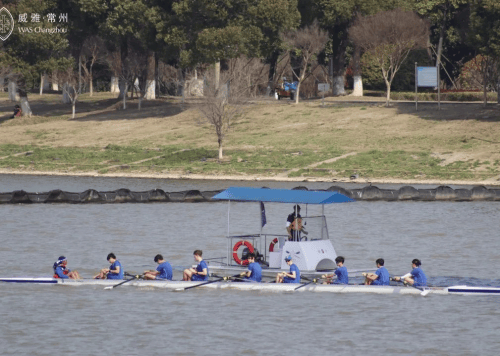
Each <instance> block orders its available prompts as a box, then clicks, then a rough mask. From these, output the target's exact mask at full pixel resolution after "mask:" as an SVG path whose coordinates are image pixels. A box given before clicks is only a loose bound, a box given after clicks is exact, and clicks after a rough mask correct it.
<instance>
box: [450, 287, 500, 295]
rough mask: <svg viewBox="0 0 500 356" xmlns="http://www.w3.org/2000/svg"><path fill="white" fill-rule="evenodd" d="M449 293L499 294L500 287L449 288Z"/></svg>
mask: <svg viewBox="0 0 500 356" xmlns="http://www.w3.org/2000/svg"><path fill="white" fill-rule="evenodd" d="M448 293H470V294H475V293H482V294H499V293H500V289H462V288H456V289H455V288H448Z"/></svg>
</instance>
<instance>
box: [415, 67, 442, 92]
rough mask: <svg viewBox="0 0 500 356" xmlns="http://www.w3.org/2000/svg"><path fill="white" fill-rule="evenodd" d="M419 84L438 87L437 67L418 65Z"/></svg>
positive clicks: (420, 85)
mask: <svg viewBox="0 0 500 356" xmlns="http://www.w3.org/2000/svg"><path fill="white" fill-rule="evenodd" d="M417 86H419V87H433V88H435V87H437V86H438V72H437V67H417Z"/></svg>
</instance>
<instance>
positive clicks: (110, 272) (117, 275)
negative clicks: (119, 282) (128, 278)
mask: <svg viewBox="0 0 500 356" xmlns="http://www.w3.org/2000/svg"><path fill="white" fill-rule="evenodd" d="M106 259H107V260H108V262H109V263H111V266H109V268H103V269H101V271H100V272H99V274H98V275H97V276H94V278H95V279H123V269H122V264H121V263H120V261H118V260H117V259H116V256H115V254H114V253H110V254H108V257H107V258H106Z"/></svg>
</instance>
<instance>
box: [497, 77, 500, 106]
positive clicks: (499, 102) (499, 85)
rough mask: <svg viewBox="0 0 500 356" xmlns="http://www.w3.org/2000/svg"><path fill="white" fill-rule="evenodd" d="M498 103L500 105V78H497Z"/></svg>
mask: <svg viewBox="0 0 500 356" xmlns="http://www.w3.org/2000/svg"><path fill="white" fill-rule="evenodd" d="M497 104H498V105H500V78H498V79H497Z"/></svg>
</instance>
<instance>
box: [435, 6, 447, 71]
mask: <svg viewBox="0 0 500 356" xmlns="http://www.w3.org/2000/svg"><path fill="white" fill-rule="evenodd" d="M447 13H448V2H446V3H445V5H444V12H443V22H441V30H440V31H439V42H438V48H437V56H436V67H437V65H438V64H439V63H441V54H442V53H443V40H444V33H445V30H446V28H445V27H446V14H447Z"/></svg>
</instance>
